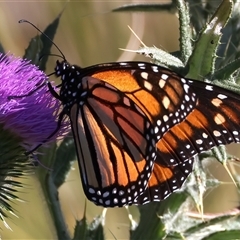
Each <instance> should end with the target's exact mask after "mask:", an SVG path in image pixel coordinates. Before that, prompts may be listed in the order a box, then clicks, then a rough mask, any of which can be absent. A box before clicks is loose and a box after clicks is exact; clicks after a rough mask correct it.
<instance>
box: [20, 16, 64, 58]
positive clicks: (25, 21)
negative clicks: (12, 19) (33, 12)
mask: <svg viewBox="0 0 240 240" xmlns="http://www.w3.org/2000/svg"><path fill="white" fill-rule="evenodd" d="M18 23H28V24H30V25H31V26H33V27H34V28H35V29H37V30H38V31H39V32H40V33H41V34H42V35H43V36H45V37H46V38H47V39H48V40H49V41H50V42H51V43H52V44H53V45H54V46H55V47H56V49H57V50H58V51H59V52H60V54H61V55H62V58H63V59H64V60H65V59H66V58H65V56H64V54H63V52H62V51H61V50H60V48H59V47H58V46H57V44H56V43H54V42H53V40H52V39H51V38H50V37H49V36H48V35H47V34H45V33H44V32H42V31H41V30H40V29H39V28H38V27H37V26H36V25H34V24H33V23H31V22H29V21H28V20H26V19H21V20H19V21H18Z"/></svg>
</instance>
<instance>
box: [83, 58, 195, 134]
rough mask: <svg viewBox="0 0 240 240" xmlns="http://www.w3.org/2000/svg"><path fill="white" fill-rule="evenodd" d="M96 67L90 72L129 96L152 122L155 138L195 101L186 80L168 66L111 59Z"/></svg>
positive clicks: (178, 120) (184, 113)
mask: <svg viewBox="0 0 240 240" xmlns="http://www.w3.org/2000/svg"><path fill="white" fill-rule="evenodd" d="M124 64H125V65H124ZM99 67H101V68H102V69H101V72H96V73H94V72H93V73H92V76H93V77H95V78H98V79H101V80H103V81H105V82H107V83H110V84H111V85H113V86H115V87H116V88H117V89H119V90H120V91H122V92H124V93H125V94H126V95H127V96H128V97H129V98H131V99H132V100H133V101H134V102H135V103H136V104H137V105H138V106H139V107H140V108H141V109H142V111H143V112H145V114H146V115H147V116H148V118H149V119H150V120H151V122H152V124H153V125H154V126H155V136H156V138H157V139H160V138H161V137H162V136H163V134H164V133H165V132H166V131H167V130H168V129H170V128H171V127H172V126H174V125H175V124H177V123H179V122H181V121H182V120H183V119H185V117H186V116H187V115H188V114H189V113H190V112H191V111H192V110H193V109H194V107H195V105H196V97H195V96H196V94H195V93H194V92H193V91H192V90H191V88H189V86H188V85H187V84H186V80H185V79H184V78H181V77H179V76H178V75H177V74H175V73H173V72H171V71H170V70H167V69H164V68H161V67H159V66H156V65H153V64H148V63H134V62H127V63H112V64H111V70H108V69H109V67H108V66H107V65H104V64H103V65H101V66H100V65H99ZM122 68H124V69H122ZM86 72H87V71H86Z"/></svg>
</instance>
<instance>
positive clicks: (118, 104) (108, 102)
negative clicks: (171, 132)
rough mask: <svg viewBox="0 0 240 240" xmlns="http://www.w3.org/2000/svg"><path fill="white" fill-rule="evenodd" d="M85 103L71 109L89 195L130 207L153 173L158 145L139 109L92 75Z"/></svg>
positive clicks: (105, 202)
mask: <svg viewBox="0 0 240 240" xmlns="http://www.w3.org/2000/svg"><path fill="white" fill-rule="evenodd" d="M82 90H83V92H84V91H86V99H85V101H84V104H81V103H80V104H77V103H76V104H74V105H73V106H72V108H71V111H70V119H71V125H72V131H73V135H74V140H75V145H76V149H77V155H78V162H79V167H80V172H81V178H82V184H83V188H84V191H85V194H86V196H87V197H88V198H89V199H90V200H91V201H93V202H95V203H96V204H97V205H102V206H105V207H113V206H124V205H126V204H131V203H132V202H133V200H134V198H136V197H137V196H139V195H141V194H142V193H143V192H144V190H145V188H146V186H147V183H148V180H149V178H150V176H151V173H152V168H153V164H154V160H155V158H156V147H155V145H156V141H155V140H154V139H155V136H154V134H153V130H152V129H151V126H152V125H151V123H150V121H149V120H148V118H147V117H146V115H145V114H144V113H143V112H142V110H141V109H140V108H138V107H137V105H136V104H135V103H134V102H133V101H132V100H131V99H129V98H128V97H127V96H126V95H125V94H124V93H122V92H120V91H119V90H117V89H116V88H114V87H113V86H111V85H109V84H108V83H104V82H102V81H100V80H98V79H95V78H92V77H87V78H84V79H83V80H82Z"/></svg>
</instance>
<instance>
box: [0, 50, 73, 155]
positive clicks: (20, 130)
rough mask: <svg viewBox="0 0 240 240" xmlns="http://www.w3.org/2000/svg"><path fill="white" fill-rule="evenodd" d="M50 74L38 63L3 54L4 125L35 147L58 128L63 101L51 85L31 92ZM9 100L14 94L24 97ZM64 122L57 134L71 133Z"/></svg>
mask: <svg viewBox="0 0 240 240" xmlns="http://www.w3.org/2000/svg"><path fill="white" fill-rule="evenodd" d="M47 79H48V77H47V76H46V75H45V74H44V73H43V72H42V71H40V70H39V69H38V68H37V67H36V66H35V65H32V64H30V62H29V61H27V60H23V59H21V58H16V57H14V56H13V55H9V54H8V55H3V54H0V81H1V84H0V124H1V125H2V126H3V129H5V130H9V131H10V132H11V133H13V134H14V135H15V136H17V137H18V138H20V139H21V145H22V146H24V147H25V149H26V150H28V151H29V150H31V149H33V148H34V147H36V146H38V145H39V144H41V143H43V142H44V141H46V140H47V138H48V136H49V135H50V134H51V133H52V132H54V130H56V128H57V120H58V114H59V112H60V111H61V109H60V107H61V103H60V102H59V101H58V100H56V99H55V98H54V97H53V96H52V95H51V93H50V92H49V91H48V87H47V85H45V86H43V87H41V88H40V89H39V90H37V91H35V92H34V93H32V94H30V93H31V92H32V91H34V90H35V89H36V88H37V87H38V86H39V85H42V84H44V82H46V80H47ZM23 95H27V96H25V97H19V98H13V99H11V100H9V97H11V96H23ZM68 126H69V125H68V122H67V121H64V122H63V124H62V127H61V129H60V130H59V131H58V133H57V134H56V136H54V137H52V138H51V139H49V140H48V141H47V142H51V141H54V140H56V138H57V137H60V136H63V135H64V134H66V133H67V130H68Z"/></svg>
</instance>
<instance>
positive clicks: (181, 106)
mask: <svg viewBox="0 0 240 240" xmlns="http://www.w3.org/2000/svg"><path fill="white" fill-rule="evenodd" d="M20 22H27V23H29V24H31V25H32V26H34V25H33V24H32V23H30V22H28V21H26V20H21V21H20ZM34 27H35V28H36V29H37V30H38V31H40V30H39V29H38V28H37V27H36V26H34ZM40 32H41V31H40ZM46 37H47V36H46ZM47 38H48V37H47ZM53 44H54V43H53ZM54 45H55V44H54ZM55 46H56V45H55ZM56 48H57V49H58V50H59V51H60V53H61V54H62V52H61V50H60V49H59V48H58V47H57V46H56ZM62 57H63V61H62V62H59V61H57V64H56V67H55V75H56V76H57V77H61V80H62V83H61V84H60V85H59V87H61V89H60V92H59V94H58V93H57V92H55V90H54V89H53V87H52V86H51V84H50V83H48V86H49V90H50V92H51V93H52V94H53V96H55V97H56V98H57V99H59V100H60V101H61V102H62V104H63V111H62V113H61V114H60V116H59V127H60V124H61V121H62V120H63V117H64V116H65V115H68V116H69V118H70V121H71V126H72V132H73V137H74V141H75V145H76V150H77V156H78V162H79V166H80V174H81V179H82V184H83V189H84V192H85V194H86V196H87V198H88V199H89V200H90V201H93V202H94V203H95V204H97V205H101V206H104V207H115V206H119V207H121V206H124V205H131V204H145V203H148V202H151V201H160V200H163V199H165V198H166V197H167V196H168V195H169V194H171V193H172V192H174V191H176V190H178V189H179V188H180V187H181V186H182V184H183V182H184V181H185V180H186V178H187V176H188V175H189V174H190V173H191V171H192V167H193V157H194V156H195V155H197V154H199V153H201V152H203V151H206V150H209V149H211V148H212V147H214V146H219V145H225V144H229V143H232V142H240V138H239V136H240V131H239V124H240V96H239V95H238V94H236V93H233V92H230V91H228V90H226V89H223V88H221V87H217V86H214V85H211V84H208V83H204V82H200V81H197V80H191V79H186V78H183V77H181V76H180V75H178V74H177V73H175V72H173V71H171V70H168V69H166V68H163V67H160V66H157V65H154V64H151V63H145V62H119V63H117V62H114V63H105V64H98V65H94V66H90V67H87V68H81V67H79V66H76V65H70V64H69V63H68V62H67V61H66V60H65V57H64V55H63V54H62ZM57 130H58V129H56V131H57ZM56 131H55V132H54V133H52V134H51V136H52V135H53V134H55V133H56Z"/></svg>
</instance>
